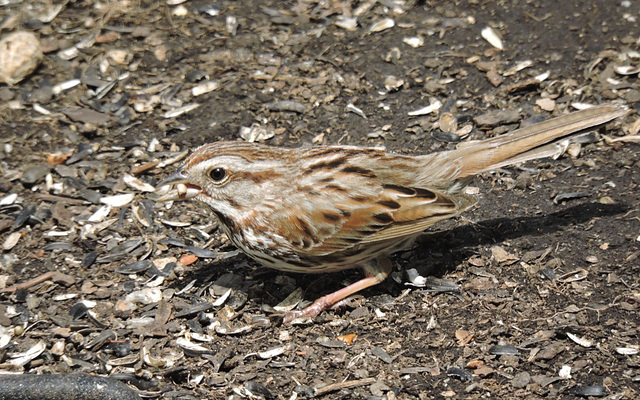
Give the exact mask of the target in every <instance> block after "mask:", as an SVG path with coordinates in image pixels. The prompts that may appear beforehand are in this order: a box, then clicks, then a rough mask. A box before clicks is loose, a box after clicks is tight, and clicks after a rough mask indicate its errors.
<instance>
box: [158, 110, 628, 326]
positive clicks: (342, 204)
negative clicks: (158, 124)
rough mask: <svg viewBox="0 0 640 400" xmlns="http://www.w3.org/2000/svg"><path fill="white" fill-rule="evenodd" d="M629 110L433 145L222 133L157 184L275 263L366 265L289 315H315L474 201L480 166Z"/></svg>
mask: <svg viewBox="0 0 640 400" xmlns="http://www.w3.org/2000/svg"><path fill="white" fill-rule="evenodd" d="M626 113H627V109H626V108H625V107H624V106H620V105H613V104H605V105H600V106H594V107H591V108H587V109H583V110H580V111H576V112H573V113H569V114H565V115H562V116H559V117H556V118H553V119H549V120H546V121H543V122H540V123H537V124H533V125H530V126H527V127H522V128H519V129H516V130H514V131H512V132H510V133H507V134H503V135H499V136H495V137H492V138H488V139H484V140H473V141H467V142H462V143H460V144H459V145H458V146H457V147H456V148H455V149H452V150H445V151H439V152H433V153H430V154H425V155H403V154H398V153H394V152H391V151H386V150H383V149H379V148H369V147H358V146H346V145H329V146H315V147H314V146H311V147H300V148H283V147H274V146H268V145H264V144H257V143H249V142H240V141H220V142H214V143H209V144H204V145H202V146H200V147H198V148H197V149H195V150H194V151H193V152H192V153H191V155H190V156H189V157H188V158H187V159H186V160H185V162H184V163H183V165H182V166H181V167H180V168H179V169H178V170H177V171H175V173H173V174H172V175H170V176H168V177H167V178H166V179H164V180H162V181H161V182H159V183H158V184H157V186H156V187H157V188H160V187H163V186H167V187H166V188H164V189H162V190H160V191H158V195H157V196H156V199H157V200H158V201H169V200H190V199H195V200H196V201H199V202H200V203H202V204H204V205H206V206H207V208H209V209H210V210H211V211H212V215H213V216H214V217H215V218H217V219H218V221H219V223H220V227H221V228H222V230H223V232H224V233H225V234H226V235H227V236H228V238H229V239H230V241H231V242H232V243H233V244H234V245H235V246H236V247H237V248H239V249H240V250H242V251H243V252H244V253H246V254H247V255H248V256H249V257H250V258H252V259H254V260H255V261H257V262H259V263H261V264H263V265H264V266H266V267H269V268H274V269H277V270H280V271H286V272H300V273H325V272H334V271H340V270H345V269H350V268H361V269H362V270H363V271H364V275H365V276H364V278H362V279H360V280H358V281H357V282H355V283H352V284H350V285H348V286H346V287H343V288H341V289H339V290H337V291H335V292H333V293H330V294H327V295H325V296H322V297H320V298H319V299H317V300H316V301H315V302H313V304H311V305H310V306H308V307H306V308H304V309H303V310H294V311H289V312H288V313H287V314H286V315H285V316H284V322H293V321H296V320H299V319H305V320H307V319H311V320H313V319H314V318H316V317H317V316H318V315H319V314H320V313H322V312H323V311H324V310H326V309H328V308H329V307H331V306H332V305H334V304H336V303H338V302H339V301H341V300H343V299H345V298H347V297H349V296H351V295H353V294H354V293H356V292H359V291H361V290H363V289H365V288H368V287H371V286H373V285H376V284H379V283H380V282H382V281H383V280H384V279H385V278H386V277H387V276H388V275H389V273H390V272H391V271H392V263H391V261H390V260H389V258H388V256H389V255H390V254H392V253H394V252H396V251H398V250H402V249H405V248H408V247H410V246H412V244H413V243H414V241H415V239H416V238H417V237H418V236H420V235H421V234H422V233H423V232H424V231H425V230H426V229H427V228H430V227H431V226H432V225H434V224H436V223H437V222H439V221H442V220H446V219H449V218H452V217H456V216H458V215H460V213H462V212H463V211H465V210H468V209H469V208H470V207H472V206H473V205H474V204H476V198H475V197H474V196H472V195H470V194H467V193H466V192H465V187H466V186H467V185H468V184H469V183H470V182H471V180H472V179H473V177H474V176H476V175H478V174H481V173H483V172H487V171H491V170H495V169H498V168H503V167H506V166H509V165H513V164H517V163H522V162H525V161H528V160H533V159H538V158H543V157H558V156H560V155H561V154H562V153H563V152H564V150H566V146H567V145H568V143H569V140H570V139H571V138H574V137H576V136H579V135H582V134H584V133H585V132H588V131H591V130H593V129H596V128H599V127H601V126H603V125H605V124H607V123H608V122H610V121H612V120H614V119H616V118H619V117H621V116H623V115H625V114H626ZM209 216H211V214H204V215H203V218H208V217H209Z"/></svg>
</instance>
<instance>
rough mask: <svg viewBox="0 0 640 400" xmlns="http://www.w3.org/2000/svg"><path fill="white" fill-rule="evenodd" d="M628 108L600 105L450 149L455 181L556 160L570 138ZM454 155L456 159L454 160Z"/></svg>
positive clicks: (626, 110) (622, 112)
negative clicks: (456, 165)
mask: <svg viewBox="0 0 640 400" xmlns="http://www.w3.org/2000/svg"><path fill="white" fill-rule="evenodd" d="M627 112H628V109H626V108H624V107H622V106H617V105H601V106H596V107H592V108H588V109H585V110H581V111H577V112H574V113H571V114H567V115H562V116H560V117H557V118H553V119H550V120H548V121H544V122H541V123H538V124H534V125H531V126H527V127H525V128H520V129H516V130H515V131H513V132H510V133H508V134H505V135H500V136H497V137H494V138H491V139H486V140H477V141H471V142H466V143H463V144H461V145H459V146H458V148H457V149H456V150H453V152H454V154H455V153H457V154H455V156H454V154H452V156H454V157H452V158H455V159H458V160H460V161H461V166H460V170H459V172H458V176H457V178H458V179H464V178H466V177H470V176H473V175H476V174H479V173H481V172H485V171H490V170H494V169H498V168H502V167H505V166H507V165H511V164H516V163H520V162H524V161H528V160H533V159H536V158H543V157H552V158H557V157H559V156H560V155H562V153H564V151H565V150H566V147H567V145H568V144H569V140H567V139H570V138H573V137H576V136H579V135H581V134H584V133H585V132H587V131H590V130H594V129H597V128H598V127H600V126H602V125H604V124H606V123H608V122H610V121H612V120H614V119H616V118H618V117H621V116H623V115H625V114H626V113H627ZM456 156H457V157H456Z"/></svg>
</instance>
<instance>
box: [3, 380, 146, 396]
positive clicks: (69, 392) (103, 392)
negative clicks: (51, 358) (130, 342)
mask: <svg viewBox="0 0 640 400" xmlns="http://www.w3.org/2000/svg"><path fill="white" fill-rule="evenodd" d="M0 399H7V400H8V399H11V400H140V397H139V396H138V394H137V393H136V391H135V390H133V389H131V388H129V387H128V386H127V385H125V384H124V383H122V382H120V381H117V380H115V379H112V378H105V377H102V376H92V375H85V374H72V375H28V374H25V375H0Z"/></svg>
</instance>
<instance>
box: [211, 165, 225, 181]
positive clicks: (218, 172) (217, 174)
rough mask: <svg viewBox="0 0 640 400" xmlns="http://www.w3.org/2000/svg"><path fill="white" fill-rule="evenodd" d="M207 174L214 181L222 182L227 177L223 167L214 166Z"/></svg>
mask: <svg viewBox="0 0 640 400" xmlns="http://www.w3.org/2000/svg"><path fill="white" fill-rule="evenodd" d="M209 176H210V177H211V179H213V181H214V182H222V181H223V180H224V178H226V177H227V171H225V169H224V168H214V169H212V170H211V172H209Z"/></svg>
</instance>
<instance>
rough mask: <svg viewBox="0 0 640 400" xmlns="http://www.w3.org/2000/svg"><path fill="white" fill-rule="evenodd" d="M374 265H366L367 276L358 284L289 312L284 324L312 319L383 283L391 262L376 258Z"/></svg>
mask: <svg viewBox="0 0 640 400" xmlns="http://www.w3.org/2000/svg"><path fill="white" fill-rule="evenodd" d="M376 261H377V262H376V263H372V264H371V265H367V266H366V267H365V268H364V270H365V273H366V274H367V275H368V276H367V277H366V278H363V279H360V280H359V281H358V282H355V283H352V284H351V285H349V286H347V287H345V288H342V289H340V290H337V291H335V292H333V293H331V294H328V295H326V296H322V297H320V298H319V299H318V300H316V301H314V302H313V304H311V305H310V306H309V307H307V308H305V309H304V310H300V311H289V312H288V313H287V314H286V315H285V317H284V322H285V323H289V322H292V321H294V320H296V319H299V318H311V319H314V318H315V317H317V316H318V315H319V314H320V313H321V312H323V311H324V310H326V309H327V308H329V307H331V306H332V305H334V304H336V303H337V302H339V301H341V300H344V299H345V298H347V297H349V296H351V295H352V294H354V293H357V292H359V291H361V290H363V289H366V288H368V287H370V286H375V285H377V284H379V283H380V282H382V281H384V280H385V279H386V278H387V276H389V273H390V272H391V270H392V265H391V261H390V260H389V259H388V258H387V257H384V256H380V257H378V259H377V260H376Z"/></svg>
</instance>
